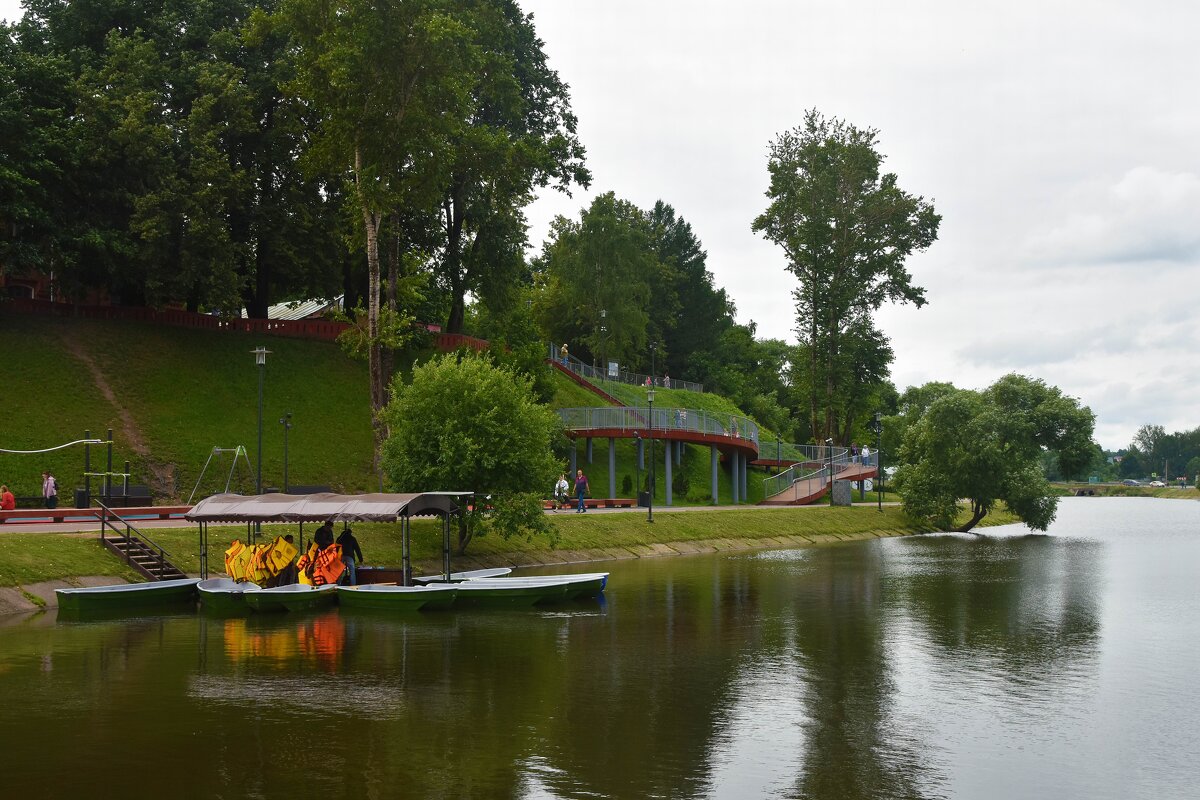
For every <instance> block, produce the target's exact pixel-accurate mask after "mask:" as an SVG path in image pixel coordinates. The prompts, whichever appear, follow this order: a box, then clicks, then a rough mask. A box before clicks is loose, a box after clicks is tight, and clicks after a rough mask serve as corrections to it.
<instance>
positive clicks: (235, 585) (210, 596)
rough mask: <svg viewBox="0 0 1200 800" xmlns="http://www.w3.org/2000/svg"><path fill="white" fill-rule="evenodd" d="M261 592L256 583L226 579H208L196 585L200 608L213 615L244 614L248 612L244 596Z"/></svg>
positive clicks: (248, 608)
mask: <svg viewBox="0 0 1200 800" xmlns="http://www.w3.org/2000/svg"><path fill="white" fill-rule="evenodd" d="M258 591H261V587H260V586H259V585H258V584H257V583H249V582H245V581H243V582H240V583H239V582H237V581H232V580H230V579H228V578H209V579H208V580H203V581H200V583H198V584H197V585H196V592H197V593H198V594H199V596H200V607H201V608H202V609H204V610H205V611H208V612H210V613H213V614H245V613H247V612H248V611H249V610H250V607H249V605H247V604H246V595H247V594H249V593H253V592H258Z"/></svg>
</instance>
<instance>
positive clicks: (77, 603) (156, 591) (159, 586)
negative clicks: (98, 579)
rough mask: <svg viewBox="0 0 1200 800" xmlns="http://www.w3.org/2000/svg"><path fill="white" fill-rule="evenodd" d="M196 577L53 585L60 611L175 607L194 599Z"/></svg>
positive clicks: (197, 580) (198, 580)
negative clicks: (79, 586) (63, 586)
mask: <svg viewBox="0 0 1200 800" xmlns="http://www.w3.org/2000/svg"><path fill="white" fill-rule="evenodd" d="M199 582H200V579H199V578H181V579H179V580H174V581H153V582H149V583H121V584H113V585H111V586H89V587H81V588H77V589H56V590H55V594H56V595H57V596H58V607H59V609H60V610H62V611H68V612H87V611H108V610H113V609H124V608H131V609H142V610H145V609H153V608H158V607H163V608H169V609H176V608H178V607H179V606H181V605H186V604H187V603H194V602H195V601H196V584H198V583H199Z"/></svg>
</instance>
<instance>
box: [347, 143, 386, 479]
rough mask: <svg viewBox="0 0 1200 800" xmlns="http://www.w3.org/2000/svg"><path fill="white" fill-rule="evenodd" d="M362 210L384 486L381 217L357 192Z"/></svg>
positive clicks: (370, 363) (358, 161) (370, 360)
mask: <svg viewBox="0 0 1200 800" xmlns="http://www.w3.org/2000/svg"><path fill="white" fill-rule="evenodd" d="M354 168H355V175H356V177H359V180H361V174H362V153H361V151H360V150H359V149H358V148H357V147H356V148H355V150H354ZM359 201H360V205H361V206H362V214H363V226H364V228H365V230H366V234H367V372H368V374H369V376H370V386H371V428H372V429H373V430H374V432H375V453H374V456H373V458H372V464H373V466H374V468H375V474H376V475H377V476H378V477H379V482H380V484H381V485H382V483H383V468H382V463H381V462H380V456H381V451H382V448H383V441H384V439H385V438H386V430H385V427H384V424H383V416H382V412H383V407H384V403H385V402H386V396H385V393H384V383H383V348H382V347H381V346H380V343H379V300H380V292H379V222H380V218H381V214H380V213H379V212H378V211H375V210H373V209H371V207H370V203H368V202H367V198H366V196H365V195H364V194H363V193H362V191H361V189H360V191H359Z"/></svg>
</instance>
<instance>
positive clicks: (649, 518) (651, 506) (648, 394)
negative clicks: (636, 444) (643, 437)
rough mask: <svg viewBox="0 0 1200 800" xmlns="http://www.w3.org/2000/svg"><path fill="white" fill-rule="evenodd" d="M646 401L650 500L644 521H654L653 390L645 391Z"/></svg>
mask: <svg viewBox="0 0 1200 800" xmlns="http://www.w3.org/2000/svg"><path fill="white" fill-rule="evenodd" d="M646 402H647V403H648V404H649V406H650V467H649V469H650V502H649V503H648V505H649V509H650V510H649V511H648V512H647V515H646V522H654V390H653V389H648V390H647V391H646Z"/></svg>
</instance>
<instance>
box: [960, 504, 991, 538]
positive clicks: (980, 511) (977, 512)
mask: <svg viewBox="0 0 1200 800" xmlns="http://www.w3.org/2000/svg"><path fill="white" fill-rule="evenodd" d="M986 516H987V509H986V508H985V507H984V506H983V504H982V503H979V502H975V501H972V502H971V518H970V519H969V520H967V523H966V524H965V525H963V526H962V527H961V528H957V529H956V530H957V531H958V532H959V533H969V532H970V530H971V528H974V527H975V526H976V525H978V524H979V521H980V520H981V519H983V518H984V517H986Z"/></svg>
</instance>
